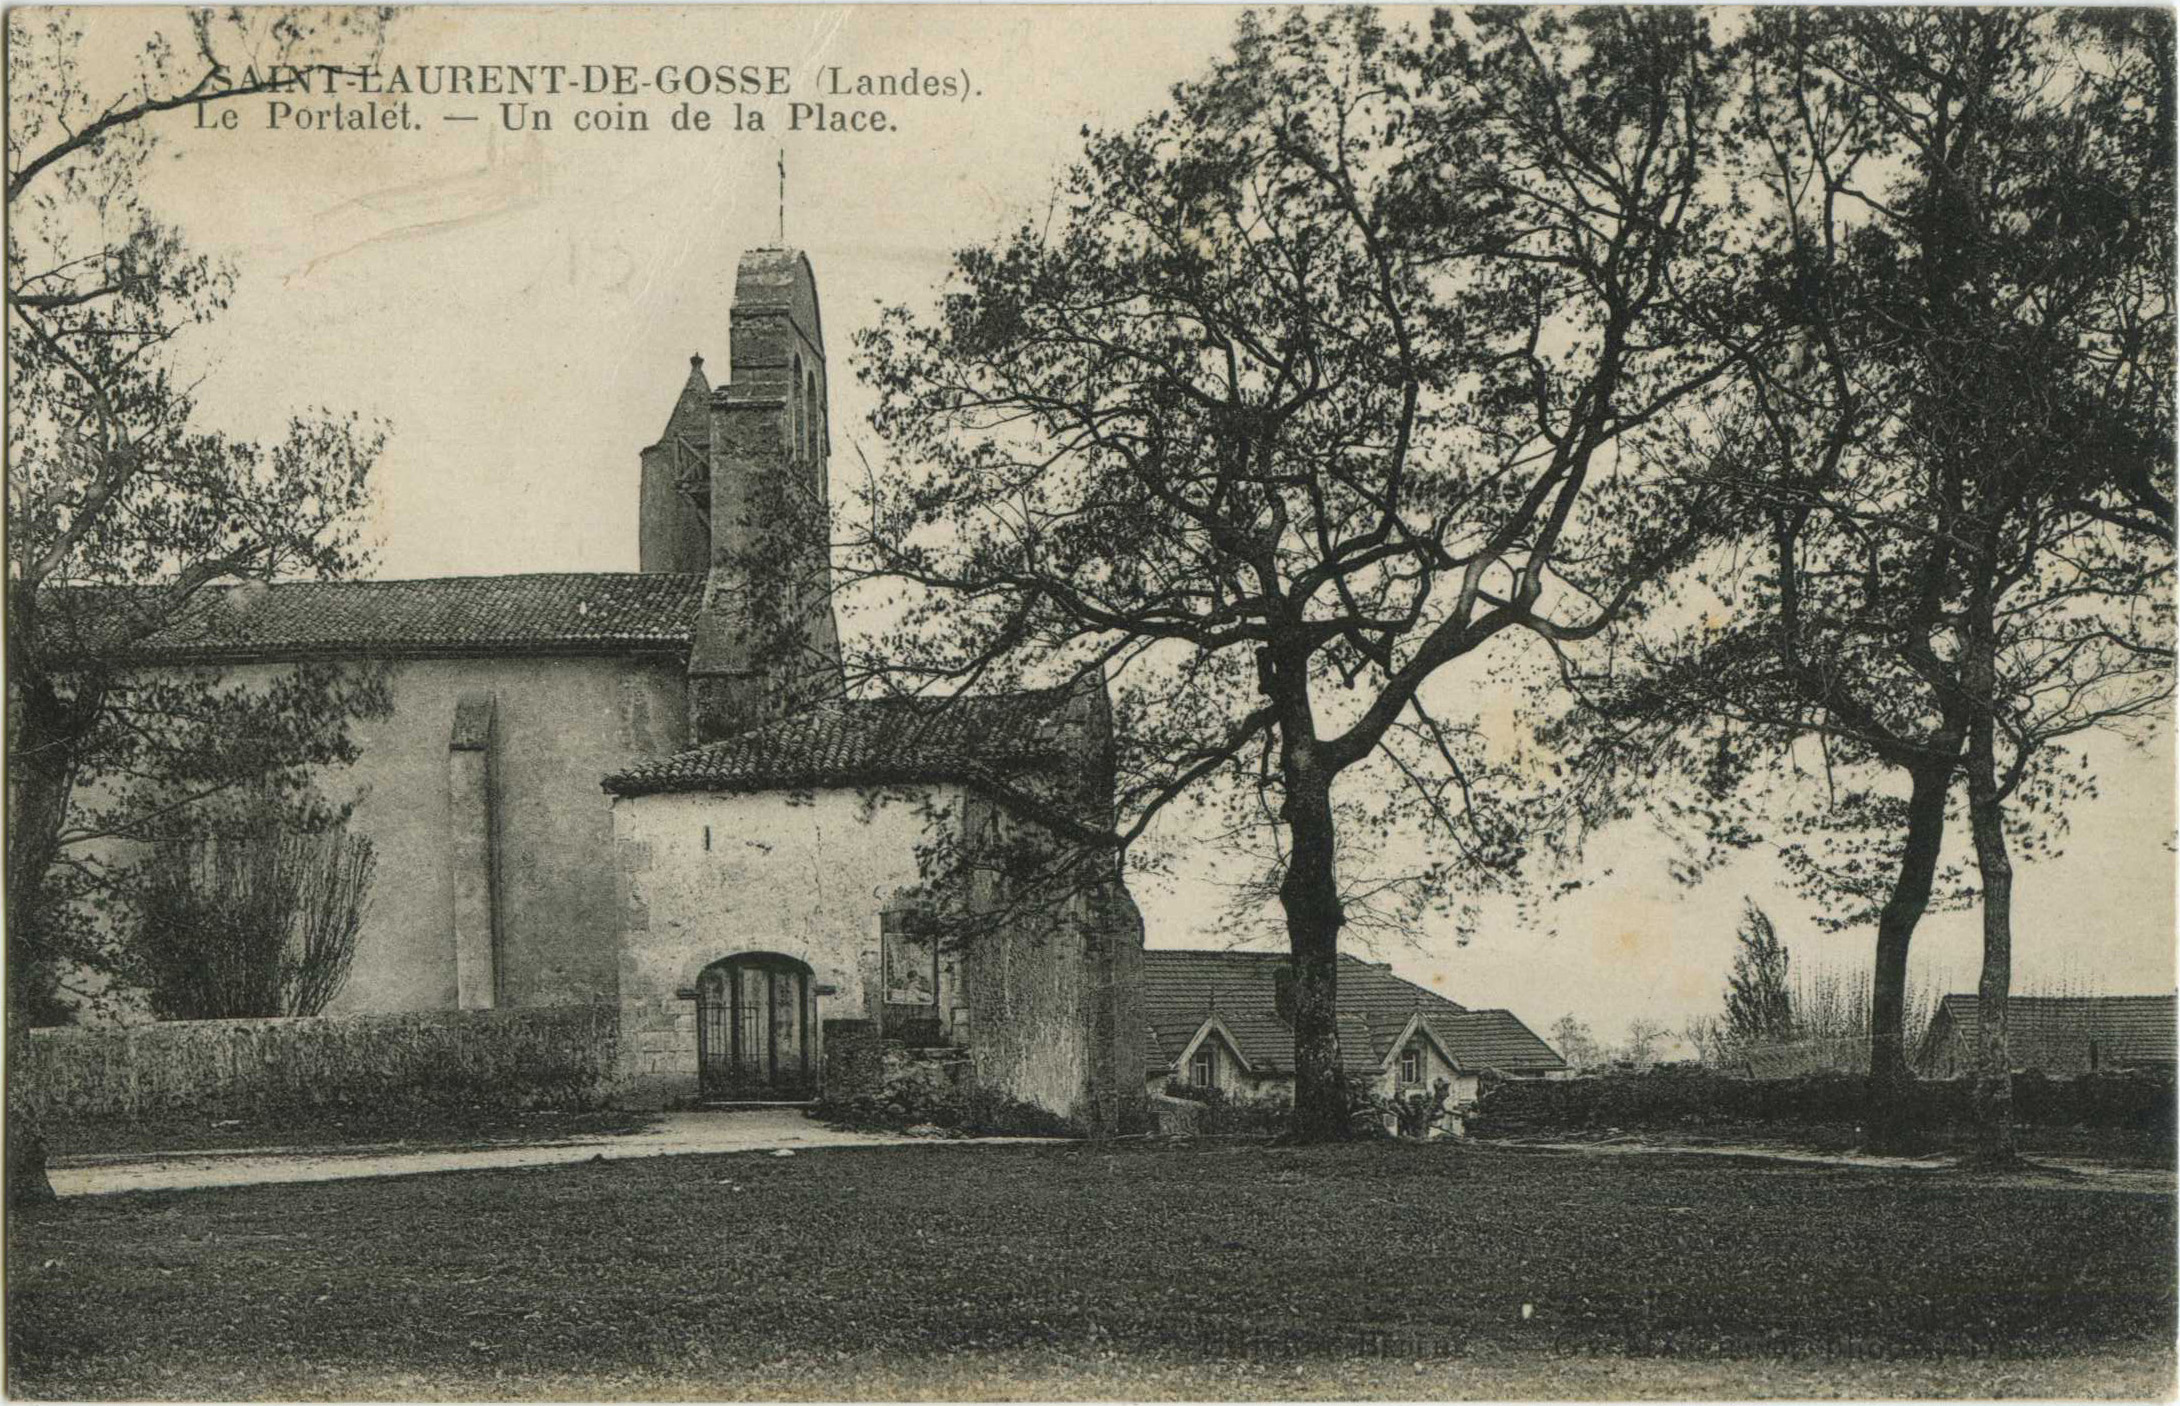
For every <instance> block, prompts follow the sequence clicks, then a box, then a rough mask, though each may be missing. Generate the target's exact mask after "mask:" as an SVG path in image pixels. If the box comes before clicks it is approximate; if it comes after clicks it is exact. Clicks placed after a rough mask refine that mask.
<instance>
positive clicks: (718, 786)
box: [605, 688, 1081, 796]
mask: <svg viewBox="0 0 2180 1406" xmlns="http://www.w3.org/2000/svg"><path fill="white" fill-rule="evenodd" d="M1070 693H1071V690H1069V689H1067V688H1052V689H1036V690H1025V691H1022V692H1017V693H1006V694H993V695H970V696H959V697H948V698H859V699H834V700H831V701H828V702H825V703H820V704H817V705H815V706H813V707H811V708H807V709H805V710H803V711H801V712H798V713H795V714H793V715H791V716H789V717H785V718H782V719H780V720H779V721H777V722H773V723H769V724H766V725H765V726H762V727H758V728H753V729H751V730H750V731H748V732H742V733H737V734H735V735H734V736H732V737H728V738H723V739H721V740H720V741H717V742H713V743H709V744H707V745H705V746H702V747H697V748H692V749H691V750H689V751H686V752H681V753H678V754H676V755H674V756H671V757H662V758H659V759H658V760H656V761H650V762H646V763H643V764H642V765H640V766H636V767H631V768H630V769H629V770H627V771H624V772H620V773H617V774H615V775H612V776H609V777H607V778H606V779H605V789H606V790H607V791H609V792H611V793H613V794H614V795H617V796H645V795H657V794H662V793H671V792H748V791H781V790H800V789H816V788H822V787H832V786H880V785H899V784H906V783H914V782H931V781H960V782H971V783H973V782H977V781H982V780H987V779H993V778H997V777H1004V776H1010V775H1019V774H1021V773H1025V772H1046V773H1065V772H1067V771H1070V770H1074V769H1075V768H1073V767H1072V766H1071V765H1070V763H1071V759H1073V758H1074V757H1075V756H1076V755H1077V749H1078V748H1079V746H1080V745H1081V744H1080V742H1079V740H1075V739H1070V738H1069V737H1068V736H1067V735H1066V732H1065V728H1064V723H1063V719H1062V715H1063V713H1064V712H1065V710H1066V707H1067V704H1068V702H1069V697H1070Z"/></svg>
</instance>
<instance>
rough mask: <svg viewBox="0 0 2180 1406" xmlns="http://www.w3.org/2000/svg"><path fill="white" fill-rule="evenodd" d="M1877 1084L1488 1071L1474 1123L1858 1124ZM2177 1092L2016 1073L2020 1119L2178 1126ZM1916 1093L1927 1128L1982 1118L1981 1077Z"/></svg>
mask: <svg viewBox="0 0 2180 1406" xmlns="http://www.w3.org/2000/svg"><path fill="white" fill-rule="evenodd" d="M1867 1091H1868V1084H1867V1081H1866V1080H1865V1078H1864V1077H1863V1076H1862V1075H1860V1074H1851V1073H1844V1072H1837V1071H1825V1072H1818V1073H1811V1074H1804V1075H1800V1076H1798V1077H1795V1078H1791V1079H1744V1078H1736V1077H1733V1076H1730V1075H1725V1074H1720V1073H1716V1072H1714V1071H1710V1070H1705V1069H1701V1068H1694V1067H1688V1066H1673V1067H1665V1068H1659V1069H1656V1070H1653V1071H1651V1072H1650V1073H1647V1074H1607V1075H1596V1076H1585V1077H1582V1078H1577V1079H1562V1080H1530V1079H1505V1078H1497V1077H1487V1078H1486V1079H1485V1080H1484V1081H1483V1084H1482V1087H1481V1090H1480V1099H1479V1103H1478V1107H1477V1110H1476V1115H1475V1117H1474V1119H1473V1120H1472V1123H1471V1126H1472V1127H1475V1128H1477V1129H1479V1130H1488V1131H1492V1132H1531V1131H1538V1132H1543V1131H1554V1130H1562V1129H1565V1130H1572V1129H1578V1128H1607V1127H1610V1128H1687V1127H1701V1126H1704V1125H1707V1124H1777V1125H1799V1126H1820V1125H1827V1124H1829V1125H1835V1126H1837V1125H1843V1124H1844V1125H1852V1124H1857V1123H1860V1122H1861V1121H1862V1119H1863V1113H1864V1109H1865V1099H1866V1097H1867ZM2173 1091H2174V1087H2173V1079H2172V1076H2170V1075H2159V1074H2142V1073H2105V1074H2081V1075H2076V1076H2073V1077H2071V1078H2050V1077H2047V1076H2045V1075H2043V1074H2041V1073H2037V1072H2034V1071H2031V1072H2028V1073H2023V1074H2017V1075H2015V1076H2014V1105H2013V1106H2014V1118H2015V1121H2017V1122H2019V1123H2022V1124H2024V1125H2030V1126H2035V1125H2045V1126H2080V1127H2103V1128H2129V1129H2135V1130H2139V1131H2148V1132H2169V1131H2170V1130H2171V1128H2172V1125H2173V1123H2172V1120H2173ZM1908 1099H1909V1112H1910V1117H1911V1119H1912V1121H1913V1123H1914V1124H1915V1125H1916V1126H1919V1127H1924V1128H1932V1129H1936V1128H1944V1127H1966V1126H1969V1125H1971V1124H1973V1122H1974V1121H1975V1097H1974V1081H1973V1080H1969V1079H1944V1080H1939V1079H1925V1080H1918V1081H1916V1083H1915V1084H1914V1085H1913V1086H1912V1087H1911V1091H1910V1093H1909V1095H1908Z"/></svg>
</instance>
